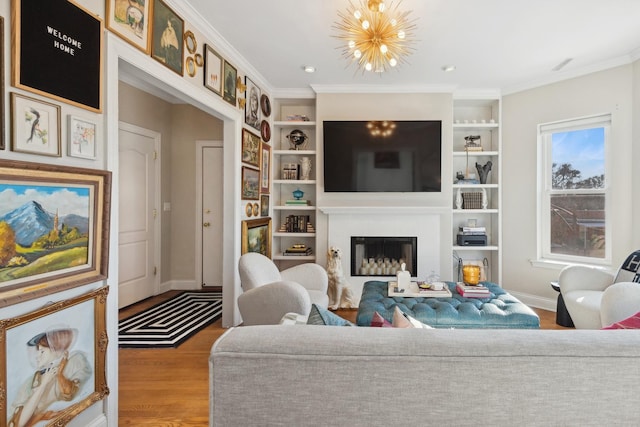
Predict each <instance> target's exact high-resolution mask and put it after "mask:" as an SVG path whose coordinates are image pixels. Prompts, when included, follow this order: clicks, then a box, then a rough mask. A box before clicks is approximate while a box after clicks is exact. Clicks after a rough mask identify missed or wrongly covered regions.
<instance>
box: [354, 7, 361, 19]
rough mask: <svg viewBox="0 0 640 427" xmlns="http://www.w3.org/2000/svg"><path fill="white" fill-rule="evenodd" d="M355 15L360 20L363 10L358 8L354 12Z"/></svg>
mask: <svg viewBox="0 0 640 427" xmlns="http://www.w3.org/2000/svg"><path fill="white" fill-rule="evenodd" d="M353 16H354V18H356V19H357V20H360V18H362V12H360V11H359V10H357V9H356V11H355V12H353Z"/></svg>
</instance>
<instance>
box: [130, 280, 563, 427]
mask: <svg viewBox="0 0 640 427" xmlns="http://www.w3.org/2000/svg"><path fill="white" fill-rule="evenodd" d="M176 293H178V292H175V291H172V292H167V293H164V294H162V295H158V296H156V297H153V298H149V299H147V300H144V301H142V302H140V303H138V304H134V305H132V306H130V307H126V308H124V309H122V310H121V311H120V319H123V318H125V317H128V316H131V315H132V314H135V313H138V312H140V311H142V310H144V309H145V308H148V307H150V306H152V305H155V304H158V303H159V302H162V301H164V300H166V299H168V298H170V297H171V296H173V295H175V294H176ZM535 311H536V313H538V315H539V316H540V325H541V328H542V329H570V328H564V327H562V326H558V325H556V323H555V313H554V312H550V311H546V310H539V309H535ZM337 314H339V315H340V316H342V317H344V318H346V319H348V320H351V321H354V322H355V318H356V310H339V311H337ZM225 330H226V329H223V328H222V327H221V320H218V321H217V322H215V323H213V324H212V325H210V326H208V327H207V328H205V329H203V330H202V331H201V332H199V333H198V334H196V335H194V336H193V337H191V338H189V339H188V340H187V341H186V342H184V343H183V344H182V345H181V346H180V347H178V348H176V349H133V348H126V349H120V350H119V358H120V366H119V368H120V374H119V384H118V393H119V402H118V405H119V421H118V425H119V426H154V427H183V426H207V425H208V419H209V365H208V357H209V351H210V350H211V346H212V345H213V343H214V341H215V340H216V339H218V337H220V335H222V334H223V333H224V331H225Z"/></svg>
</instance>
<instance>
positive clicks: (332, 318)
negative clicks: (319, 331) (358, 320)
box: [307, 304, 355, 326]
mask: <svg viewBox="0 0 640 427" xmlns="http://www.w3.org/2000/svg"><path fill="white" fill-rule="evenodd" d="M307 325H326V326H355V325H354V324H353V323H351V322H349V321H348V320H346V319H343V318H342V317H340V316H338V315H337V314H335V313H332V312H331V311H329V310H327V309H326V308H322V307H318V306H317V305H315V304H311V313H309V319H307Z"/></svg>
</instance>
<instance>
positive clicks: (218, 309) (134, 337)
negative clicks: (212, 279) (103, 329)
mask: <svg viewBox="0 0 640 427" xmlns="http://www.w3.org/2000/svg"><path fill="white" fill-rule="evenodd" d="M221 316H222V293H221V292H183V293H181V294H178V295H176V296H175V297H173V298H171V299H169V300H167V301H165V302H162V303H160V304H157V305H154V306H153V307H151V308H148V309H146V310H144V311H142V312H140V313H138V314H135V315H133V316H130V317H128V318H126V319H123V320H121V321H120V322H119V325H118V345H119V346H120V347H121V348H125V347H136V348H159V347H178V346H179V345H180V344H182V343H183V342H184V341H185V340H186V339H187V338H189V337H190V336H192V335H193V334H195V333H196V332H198V331H199V330H201V329H202V328H204V327H205V326H207V325H210V324H211V323H213V322H215V321H216V320H218V319H219V318H220V317H221Z"/></svg>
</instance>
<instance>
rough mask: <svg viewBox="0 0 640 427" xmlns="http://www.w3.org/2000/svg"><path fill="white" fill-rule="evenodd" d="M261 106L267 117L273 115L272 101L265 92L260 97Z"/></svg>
mask: <svg viewBox="0 0 640 427" xmlns="http://www.w3.org/2000/svg"><path fill="white" fill-rule="evenodd" d="M260 107H261V108H262V114H264V116H265V117H269V116H270V115H271V101H269V97H268V96H267V95H265V94H262V96H261V97H260Z"/></svg>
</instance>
